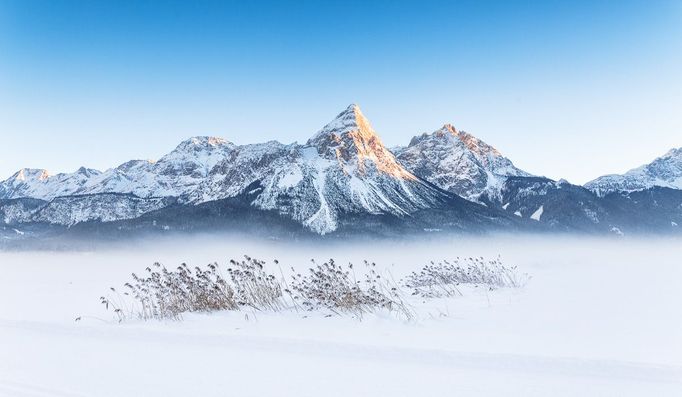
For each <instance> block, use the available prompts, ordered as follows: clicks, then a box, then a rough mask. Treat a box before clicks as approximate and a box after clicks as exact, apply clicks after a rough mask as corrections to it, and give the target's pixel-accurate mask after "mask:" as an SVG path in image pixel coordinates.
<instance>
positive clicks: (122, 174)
mask: <svg viewBox="0 0 682 397" xmlns="http://www.w3.org/2000/svg"><path fill="white" fill-rule="evenodd" d="M255 182H258V184H259V186H260V187H259V189H261V191H260V192H258V193H259V194H258V195H257V198H256V199H255V200H254V201H253V203H252V205H253V206H254V207H256V208H260V209H264V210H276V211H278V212H280V213H281V214H283V215H285V216H287V217H289V218H291V219H293V220H295V221H297V222H300V223H301V224H303V225H305V226H306V227H308V228H309V229H310V230H312V231H315V232H317V233H320V234H324V233H328V232H332V231H334V230H335V229H336V228H337V223H338V219H339V217H340V216H341V215H342V214H347V213H367V214H392V215H395V216H405V215H408V214H410V213H413V212H415V211H417V210H420V209H425V208H429V207H431V206H434V205H435V204H436V203H437V202H439V200H443V199H444V198H446V197H447V194H446V193H445V192H443V191H441V190H439V189H437V188H434V187H433V186H432V185H430V184H428V183H426V182H424V181H422V180H420V179H419V178H417V177H416V176H414V175H413V174H412V173H410V172H409V171H407V170H406V169H405V168H404V167H402V166H401V165H400V164H399V163H398V162H397V161H396V159H395V157H394V156H393V154H392V153H391V152H390V151H389V150H388V149H386V147H385V146H384V145H383V144H382V142H381V140H380V139H379V137H378V136H377V134H376V133H375V131H374V130H373V128H372V126H371V125H370V123H369V121H368V120H367V119H366V118H365V117H364V115H363V114H362V112H361V111H360V109H359V107H358V106H357V105H351V106H349V107H348V108H347V109H346V110H344V111H343V112H341V113H340V114H339V115H338V116H337V117H336V118H335V119H334V120H333V121H331V122H330V123H329V124H327V125H326V126H324V127H323V128H322V129H321V130H320V131H318V132H317V133H316V134H315V135H314V136H313V137H312V138H310V139H309V140H308V142H307V143H306V144H303V145H300V144H296V143H294V144H289V145H285V144H282V143H279V142H276V141H271V142H266V143H262V144H253V145H241V146H239V145H234V144H232V143H230V142H227V141H225V140H222V139H220V138H212V137H196V138H192V139H189V140H187V141H184V142H182V143H181V144H180V145H178V147H177V148H175V150H173V151H172V152H170V153H169V154H167V155H165V156H164V157H162V158H161V159H159V160H158V161H156V162H153V161H145V160H133V161H129V162H126V163H124V164H122V165H120V166H118V167H116V168H113V169H110V170H107V171H105V172H98V171H94V170H85V169H81V170H79V171H77V172H76V173H73V174H58V175H55V176H49V175H48V174H47V172H45V171H43V170H22V171H20V172H18V173H17V174H15V175H14V176H13V177H11V178H9V179H8V180H6V181H4V182H2V184H0V199H16V198H22V197H30V198H35V199H41V200H46V201H51V203H50V205H49V207H50V208H56V210H54V211H53V210H50V211H47V210H46V209H45V210H42V211H41V212H40V213H41V215H40V216H39V217H38V216H37V215H36V216H34V217H33V219H34V220H38V221H45V222H48V223H61V224H72V223H73V222H74V221H79V220H81V221H82V220H91V219H100V220H102V221H106V220H116V219H127V218H130V217H131V216H132V215H131V214H140V213H143V212H144V211H145V210H153V209H158V208H159V205H160V203H164V201H159V200H153V201H149V200H152V199H155V198H161V197H175V198H177V199H178V202H179V203H181V204H188V205H189V204H192V205H197V204H201V203H205V202H209V201H215V200H221V199H225V198H229V197H234V196H237V195H239V194H242V193H246V192H245V189H247V187H249V186H252V185H253V184H254V183H255ZM108 193H118V194H132V195H134V196H136V197H139V198H141V199H145V200H147V201H144V202H143V203H138V202H137V201H134V200H133V201H131V199H130V197H128V196H125V197H126V202H125V203H123V202H122V203H121V204H120V207H122V208H118V210H117V211H113V212H112V214H113V215H108V216H97V211H98V210H97V209H98V208H99V210H101V211H111V210H112V208H109V207H106V206H104V207H103V206H101V205H100V204H97V205H95V206H94V209H93V210H92V211H89V212H88V211H86V209H85V208H83V207H82V205H83V204H82V203H83V202H84V200H83V199H80V200H78V201H77V202H78V203H79V204H78V208H76V209H73V208H68V209H67V208H66V206H65V205H64V204H63V202H64V201H65V200H64V199H62V197H65V196H74V195H79V196H80V195H88V196H87V197H91V198H90V199H89V200H88V201H91V202H95V201H96V200H95V199H93V198H92V197H97V196H93V195H97V194H100V195H101V194H108ZM122 197H123V196H122ZM93 200H95V201H93ZM100 200H101V198H100ZM56 202H59V203H60V205H56V204H55V203H56ZM67 202H68V200H67ZM105 202H106V203H109V202H110V200H109V199H107V200H105ZM133 204H135V208H133V209H131V208H127V207H129V206H130V205H133ZM72 206H76V204H75V202H74V203H72ZM117 214H120V215H117Z"/></svg>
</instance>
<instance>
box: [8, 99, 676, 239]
mask: <svg viewBox="0 0 682 397" xmlns="http://www.w3.org/2000/svg"><path fill="white" fill-rule="evenodd" d="M659 186H662V187H659ZM587 187H588V188H589V189H591V190H592V191H590V190H588V189H586V188H584V187H581V186H574V185H570V184H568V183H566V182H563V181H559V182H555V181H552V180H549V179H547V178H538V177H533V176H531V175H530V174H528V173H527V172H525V171H523V170H520V169H518V168H517V167H515V166H514V164H512V162H511V161H510V160H509V159H507V158H506V157H504V156H502V155H501V154H500V153H499V152H498V151H497V150H496V149H495V148H493V147H492V146H490V145H488V144H487V143H485V142H483V141H481V140H480V139H477V138H476V137H474V136H472V135H470V134H467V133H465V132H462V131H458V130H456V129H455V128H454V127H452V126H451V125H445V126H443V128H441V129H439V130H437V131H435V132H433V133H428V134H422V135H419V136H416V137H414V138H413V139H412V140H411V142H410V144H409V145H408V146H406V147H398V148H396V149H394V150H393V151H391V150H388V149H387V148H386V147H385V146H384V145H383V143H382V141H381V139H380V138H379V137H378V135H377V134H376V132H375V131H374V129H373V128H372V126H371V124H370V122H369V121H368V120H367V118H366V117H365V116H364V115H363V114H362V112H361V110H360V108H359V107H358V106H357V105H351V106H349V107H348V108H347V109H345V110H344V111H343V112H341V113H340V114H339V115H337V116H336V118H334V119H333V120H332V121H331V122H330V123H328V124H327V125H325V126H324V127H323V128H322V129H320V130H319V131H318V132H317V133H315V134H314V135H313V136H312V137H311V138H310V139H308V141H307V142H305V143H304V144H299V143H292V144H283V143H280V142H277V141H270V142H265V143H258V144H250V145H236V144H233V143H231V142H228V141H226V140H224V139H221V138H215V137H194V138H191V139H188V140H185V141H183V142H181V143H180V144H179V145H178V146H177V147H176V148H175V149H173V150H172V151H171V152H170V153H168V154H166V155H165V156H163V157H161V158H160V159H158V160H157V161H150V160H131V161H127V162H125V163H123V164H121V165H119V166H118V167H115V168H111V169H108V170H106V171H104V172H100V171H97V170H93V169H87V168H80V169H78V170H77V171H75V172H73V173H62V174H56V175H50V174H49V173H48V172H47V171H45V170H41V169H22V170H19V171H18V172H16V173H15V174H14V175H12V176H11V177H10V178H8V179H7V180H5V181H3V182H0V226H3V227H4V228H8V227H9V228H10V229H12V230H13V229H14V228H17V227H20V228H24V227H27V228H33V229H34V230H36V231H39V230H42V229H41V228H53V229H54V227H55V225H57V226H56V227H57V229H59V228H62V229H59V230H67V229H68V230H73V229H74V226H79V225H80V226H83V228H81V229H83V230H87V232H85V233H86V234H87V233H90V232H91V231H97V230H100V229H101V230H105V229H106V230H110V231H111V230H114V229H115V230H116V233H119V234H121V233H122V234H125V233H126V231H132V230H159V229H161V230H170V229H173V228H175V229H177V230H198V229H201V228H202V227H207V228H213V227H218V228H220V227H225V226H229V227H232V228H234V229H243V228H244V227H248V228H249V229H251V230H259V229H263V228H265V229H269V230H275V229H277V230H280V231H281V232H282V233H284V234H287V233H299V232H301V233H305V234H309V233H310V232H313V233H316V234H321V235H324V234H328V233H332V232H337V234H339V235H349V236H352V235H356V234H357V233H363V232H368V231H369V232H370V233H373V232H377V233H384V234H390V235H401V234H402V233H406V232H410V233H411V232H419V233H423V232H425V231H428V232H433V231H448V230H449V231H455V230H456V231H463V230H469V231H487V230H492V229H495V228H506V229H505V230H518V229H526V230H548V229H554V230H563V231H591V232H603V231H606V232H610V231H612V230H618V231H621V230H622V231H624V232H630V231H647V232H648V231H661V230H663V231H667V230H668V229H670V230H678V229H679V228H678V227H677V225H680V224H682V190H674V189H667V188H669V187H672V188H676V189H681V188H682V149H675V150H672V151H671V152H669V153H668V154H666V155H665V156H663V157H661V158H659V159H657V160H656V161H654V162H653V163H651V164H649V165H646V166H643V167H640V168H638V169H636V170H633V171H630V172H628V173H627V174H625V175H622V176H605V177H602V178H599V179H597V180H595V181H593V182H591V183H590V184H588V185H587ZM654 187H655V188H654ZM611 191H622V192H623V193H624V194H623V195H606V196H604V194H605V193H608V192H611ZM633 191H637V192H634V193H633V194H627V193H628V192H633ZM639 191H641V192H639ZM593 192H596V193H597V194H595V193H593ZM635 193H636V194H635ZM602 196H603V197H602ZM614 196H617V197H614ZM462 197H464V198H465V199H466V200H465V199H463V198H462ZM633 212H636V216H635V215H631V214H632V213H633ZM112 222H116V223H115V224H112ZM105 224H108V225H110V227H109V228H108V229H107V227H106V225H105ZM65 227H66V228H65ZM195 227H196V228H197V229H195ZM75 229H78V227H76V228H75ZM664 229H665V230H664ZM17 230H19V229H17ZM17 235H19V234H18V233H17Z"/></svg>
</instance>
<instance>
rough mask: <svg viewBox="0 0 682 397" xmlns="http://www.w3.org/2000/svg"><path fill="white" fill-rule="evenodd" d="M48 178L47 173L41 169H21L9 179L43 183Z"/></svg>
mask: <svg viewBox="0 0 682 397" xmlns="http://www.w3.org/2000/svg"><path fill="white" fill-rule="evenodd" d="M49 177H50V174H49V172H47V170H45V169H42V168H22V169H20V170H19V171H17V172H15V173H14V175H12V176H11V177H10V179H14V180H16V181H27V180H38V181H44V180H46V179H47V178H49Z"/></svg>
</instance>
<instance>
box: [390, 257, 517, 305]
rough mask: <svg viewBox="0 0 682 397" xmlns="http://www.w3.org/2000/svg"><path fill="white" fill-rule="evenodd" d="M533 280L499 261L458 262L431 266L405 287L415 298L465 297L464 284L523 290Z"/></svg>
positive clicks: (412, 276)
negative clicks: (462, 289)
mask: <svg viewBox="0 0 682 397" xmlns="http://www.w3.org/2000/svg"><path fill="white" fill-rule="evenodd" d="M529 279H530V277H529V276H528V274H526V273H520V272H519V271H518V269H517V268H516V266H512V267H506V266H505V265H504V264H503V263H502V260H501V259H500V258H499V257H498V258H496V259H493V260H486V259H484V258H483V257H476V258H474V257H469V258H461V259H460V258H459V257H458V258H456V259H455V260H453V261H451V262H450V261H447V260H444V261H442V262H438V263H434V262H431V263H430V264H429V265H426V266H424V267H423V268H422V269H421V270H420V271H419V272H412V273H410V274H409V275H408V276H407V277H406V278H405V279H404V281H403V284H404V285H405V286H406V287H408V288H411V289H412V290H413V292H412V295H418V296H421V297H426V298H431V297H442V296H458V295H462V293H461V291H460V290H459V288H457V287H458V286H459V285H461V284H466V285H473V286H484V287H486V288H489V289H497V288H520V287H523V286H524V285H525V284H526V283H527V282H528V280H529Z"/></svg>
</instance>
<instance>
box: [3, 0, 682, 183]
mask: <svg viewBox="0 0 682 397" xmlns="http://www.w3.org/2000/svg"><path fill="white" fill-rule="evenodd" d="M680 70H682V2H680V1H641V2H630V1H604V2H600V1H594V2H558V1H557V2H553V1H545V2H529V1H523V2H512V1H504V2H502V1H501V2H492V1H491V2H485V1H471V2H454V1H443V2H438V1H431V2H429V1H426V2H424V1H416V2H401V1H377V2H353V1H343V2H319V1H296V2H293V1H292V2H284V1H281V2H256V1H249V2H246V1H244V2H229V1H216V2H210V1H193V2H187V1H177V2H174V1H158V2H154V1H139V0H138V1H82V2H76V1H47V0H45V1H33V0H18V1H13V0H0V138H1V140H0V142H1V143H0V179H4V178H5V177H7V176H9V175H10V174H12V173H13V172H14V171H15V170H16V169H18V168H21V167H36V168H47V169H48V170H50V171H51V172H53V173H56V172H61V171H73V170H75V169H76V168H78V167H79V166H81V165H86V166H90V167H94V168H100V169H106V168H108V167H112V166H116V165H118V164H119V163H121V162H123V161H125V160H128V159H131V158H152V159H154V158H158V157H159V156H161V155H162V154H164V153H166V152H168V151H170V150H171V149H172V148H173V147H174V146H175V145H176V144H177V143H178V142H180V141H181V140H183V139H185V138H187V137H190V136H194V135H217V136H222V137H224V138H226V139H229V140H231V141H233V142H235V143H253V142H260V141H265V140H270V139H277V140H279V141H282V142H293V141H299V142H304V141H305V140H306V139H307V138H308V137H310V136H312V135H313V134H314V133H315V131H317V130H318V129H319V128H320V127H322V126H323V125H324V124H325V123H326V122H327V121H329V120H330V119H332V118H333V117H334V116H335V115H336V114H337V113H338V112H340V111H341V110H343V109H344V108H345V107H346V106H347V105H348V104H349V103H358V104H359V105H360V106H361V108H362V109H363V112H364V113H365V115H366V116H368V118H369V119H370V121H372V123H373V124H374V127H375V129H376V130H377V131H378V133H379V134H380V136H381V137H382V139H383V140H384V142H385V143H386V144H387V145H389V146H393V145H397V144H407V143H408V142H409V140H410V138H411V137H412V136H413V135H416V134H418V133H421V132H425V131H432V130H435V129H437V128H439V127H440V126H441V125H442V124H444V123H452V124H454V125H455V126H456V127H457V128H459V129H463V130H466V131H468V132H470V133H472V134H474V135H476V136H478V137H480V138H482V139H484V140H485V141H487V142H488V143H490V144H492V145H493V146H495V147H497V148H498V149H499V150H500V151H502V152H503V153H504V154H505V155H507V156H508V157H510V158H511V159H512V161H514V162H515V163H516V164H517V165H518V166H519V167H521V168H524V169H526V170H527V171H529V172H532V173H538V174H544V175H546V176H549V177H552V178H561V177H564V178H567V179H569V180H570V181H572V182H576V183H583V182H586V181H587V180H589V179H592V178H594V177H596V176H599V175H601V174H605V173H611V172H622V171H625V170H627V169H629V168H632V167H634V166H637V165H640V164H642V163H645V162H648V161H650V160H651V159H653V158H654V157H656V156H659V155H662V154H663V153H664V152H666V151H667V150H668V149H670V148H672V147H680V146H682V111H681V109H682V73H681V72H680Z"/></svg>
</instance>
